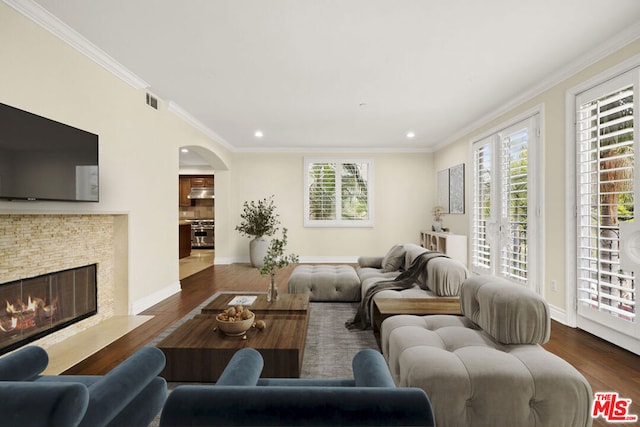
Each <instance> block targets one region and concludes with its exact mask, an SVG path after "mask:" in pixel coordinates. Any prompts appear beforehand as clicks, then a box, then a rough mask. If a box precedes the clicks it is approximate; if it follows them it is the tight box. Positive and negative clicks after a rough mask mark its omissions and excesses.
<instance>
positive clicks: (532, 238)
mask: <svg viewBox="0 0 640 427" xmlns="http://www.w3.org/2000/svg"><path fill="white" fill-rule="evenodd" d="M543 118H544V105H538V106H536V107H534V108H532V109H531V110H528V111H525V112H524V113H522V114H519V115H517V116H515V117H513V118H511V119H510V120H508V121H506V122H504V123H502V124H500V125H498V126H496V127H495V128H493V129H491V130H489V131H488V132H486V133H484V134H482V135H480V136H478V137H477V138H474V139H473V140H471V141H470V149H471V155H470V158H471V159H472V163H473V164H472V170H471V174H472V176H471V180H472V187H473V193H474V194H473V195H472V200H471V208H470V215H469V221H470V222H469V231H470V236H469V237H470V240H471V242H472V245H471V247H470V252H471V264H470V266H469V267H470V270H471V271H472V272H474V273H476V274H493V275H499V276H501V277H505V276H503V271H502V267H501V264H502V262H501V256H502V252H503V249H504V248H503V245H504V243H505V242H506V241H507V237H508V236H507V233H506V232H507V230H508V218H507V217H506V216H505V212H506V211H505V209H504V207H503V206H502V198H503V195H502V194H503V193H502V191H503V189H504V184H505V182H504V180H503V179H502V174H503V173H505V171H504V170H503V166H504V164H503V156H502V154H503V152H502V145H503V142H504V140H503V139H504V138H505V137H506V136H508V135H510V131H511V130H513V129H514V128H518V127H521V126H522V125H523V124H526V126H527V127H528V129H529V132H530V135H529V136H528V138H529V142H528V143H527V144H528V167H527V168H528V178H527V186H528V190H527V192H528V209H529V215H528V226H527V227H528V231H527V234H528V236H529V237H528V238H527V240H528V242H529V243H528V265H530V268H528V269H527V278H526V279H525V280H514V278H510V277H505V278H506V279H508V280H511V281H513V282H514V283H519V284H521V285H524V286H526V287H529V288H530V289H532V290H534V291H535V292H537V293H539V294H541V295H542V294H543V292H544V290H543V286H542V283H543V282H544V265H543V264H544V261H543V258H542V248H544V234H543V232H542V230H544V217H543V216H542V215H541V213H542V212H543V210H544V209H543V206H542V205H543V201H544V195H543V191H544V190H543V189H544V175H543V173H542V171H543V159H544V154H543V148H542V147H543V146H544V143H543V135H544V131H543V129H544V120H543ZM483 146H489V147H490V151H491V167H492V169H491V179H490V181H491V195H490V199H491V208H490V214H489V217H487V218H485V220H486V224H485V225H486V233H487V236H486V238H485V239H481V240H479V241H478V242H479V243H482V242H485V243H487V244H488V247H489V256H488V257H486V256H485V257H483V259H486V260H488V262H489V264H488V265H475V263H476V262H477V261H478V259H477V255H478V254H477V253H476V252H474V251H475V250H476V249H475V248H474V244H475V243H476V240H474V238H475V235H474V234H473V233H474V230H476V228H475V227H476V226H477V224H476V223H475V221H476V220H477V218H476V215H477V213H478V211H477V206H476V196H477V194H476V193H477V191H478V187H477V182H476V181H477V176H476V174H477V170H476V166H477V165H476V164H475V155H476V149H477V148H478V147H483Z"/></svg>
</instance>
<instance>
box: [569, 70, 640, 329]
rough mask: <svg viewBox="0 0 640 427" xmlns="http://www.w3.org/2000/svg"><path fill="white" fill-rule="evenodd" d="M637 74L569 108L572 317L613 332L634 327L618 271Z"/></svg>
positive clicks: (631, 298)
mask: <svg viewBox="0 0 640 427" xmlns="http://www.w3.org/2000/svg"><path fill="white" fill-rule="evenodd" d="M638 74H639V73H638V71H637V70H635V71H632V72H627V73H625V74H623V75H621V76H618V77H616V78H613V79H611V80H609V81H607V82H604V83H602V84H600V85H597V86H596V87H594V88H592V89H589V90H586V91H584V92H583V93H580V94H579V95H577V96H576V104H575V109H576V111H575V114H576V115H575V119H576V123H575V132H576V133H575V144H576V150H575V151H576V175H577V178H576V179H577V182H576V184H577V185H576V187H577V191H576V195H577V200H576V210H577V215H576V222H577V224H576V225H577V227H576V238H577V242H576V267H577V295H576V297H577V301H578V314H579V316H584V317H586V318H588V319H591V320H595V321H597V322H599V323H602V324H604V325H607V326H611V327H613V328H615V329H616V330H617V331H623V330H625V328H626V330H629V326H630V325H629V324H634V323H636V322H637V318H636V287H635V279H634V274H633V272H631V271H626V270H624V269H623V268H622V266H621V256H620V251H621V245H622V243H623V240H622V236H621V233H620V231H621V224H622V223H624V222H634V220H635V215H634V211H635V186H634V181H635V180H636V177H635V176H634V162H635V157H636V151H637V150H636V149H635V148H636V142H635V141H634V134H635V132H634V129H635V127H636V126H637V123H636V122H637V117H636V115H637V112H636V108H635V100H636V99H637V98H636V93H637V91H638V89H637V87H636V86H637V81H638ZM625 323H626V324H627V325H625ZM635 332H636V333H637V332H638V329H637V328H635Z"/></svg>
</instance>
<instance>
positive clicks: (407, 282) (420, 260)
mask: <svg viewBox="0 0 640 427" xmlns="http://www.w3.org/2000/svg"><path fill="white" fill-rule="evenodd" d="M439 257H447V256H446V255H445V254H443V253H441V252H424V253H422V254H420V255H418V256H417V257H416V259H414V260H413V262H412V263H411V265H410V266H409V268H408V269H407V270H406V271H403V272H402V273H400V274H399V275H398V276H397V277H396V278H395V279H391V280H381V281H380V282H376V283H375V284H374V285H373V286H371V287H370V288H369V289H367V292H366V294H365V295H364V298H362V301H361V302H360V307H358V311H357V312H356V315H355V317H354V318H353V320H351V321H348V322H346V323H345V326H346V327H347V329H368V328H370V327H371V303H372V302H373V297H374V296H375V295H376V294H377V293H378V292H380V291H384V290H387V289H391V290H401V289H409V288H411V287H413V286H414V285H415V283H416V282H417V281H418V279H419V277H420V273H422V271H425V269H426V268H427V263H428V262H429V261H430V260H432V259H433V258H439ZM424 285H425V286H426V284H424ZM421 287H422V284H421Z"/></svg>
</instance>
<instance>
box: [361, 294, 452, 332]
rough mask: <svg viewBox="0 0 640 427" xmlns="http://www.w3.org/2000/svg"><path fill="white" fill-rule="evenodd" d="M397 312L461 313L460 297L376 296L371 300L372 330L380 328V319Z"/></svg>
mask: <svg viewBox="0 0 640 427" xmlns="http://www.w3.org/2000/svg"><path fill="white" fill-rule="evenodd" d="M397 314H415V315H427V314H455V315H461V314H462V311H461V310H460V298H440V297H438V298H376V299H374V300H373V330H374V332H377V331H379V330H380V325H381V324H382V321H383V320H384V319H386V318H387V317H390V316H395V315H397Z"/></svg>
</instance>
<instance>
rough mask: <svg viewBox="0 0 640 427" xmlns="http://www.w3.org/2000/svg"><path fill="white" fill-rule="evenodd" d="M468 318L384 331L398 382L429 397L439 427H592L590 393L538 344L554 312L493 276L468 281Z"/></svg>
mask: <svg viewBox="0 0 640 427" xmlns="http://www.w3.org/2000/svg"><path fill="white" fill-rule="evenodd" d="M460 303H461V309H462V312H463V314H464V316H448V315H436V316H394V317H390V318H388V319H386V320H385V321H384V322H383V323H382V327H381V337H380V338H381V346H382V351H383V354H384V356H385V358H386V359H387V362H388V364H389V369H390V371H391V374H392V376H393V378H394V381H395V382H396V384H398V385H399V386H402V387H419V388H422V389H423V390H424V391H426V393H427V395H428V396H429V399H430V400H431V403H432V405H433V408H434V414H435V417H436V424H437V425H439V426H469V425H474V426H513V427H517V426H534V425H535V426H554V427H561V426H567V427H577V426H590V425H591V423H592V419H591V417H590V406H591V399H592V393H591V387H590V385H589V383H588V382H587V381H586V379H585V378H584V377H583V376H582V375H581V374H580V373H579V372H578V371H577V370H576V369H575V368H574V367H573V366H571V365H570V364H569V363H567V362H566V361H564V360H563V359H561V358H560V357H558V356H556V355H554V354H552V353H550V352H548V351H546V350H545V349H544V348H542V347H541V346H540V344H543V343H545V342H547V341H548V340H549V335H550V331H551V329H550V317H549V308H548V306H547V304H546V302H545V301H544V299H542V298H541V297H540V296H538V295H537V294H536V293H534V292H533V291H530V290H528V289H526V288H524V287H523V286H520V285H515V284H512V283H510V282H508V281H506V280H504V279H499V278H496V277H491V276H474V277H472V278H470V279H467V280H465V281H464V282H463V284H462V288H461V293H460Z"/></svg>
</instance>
